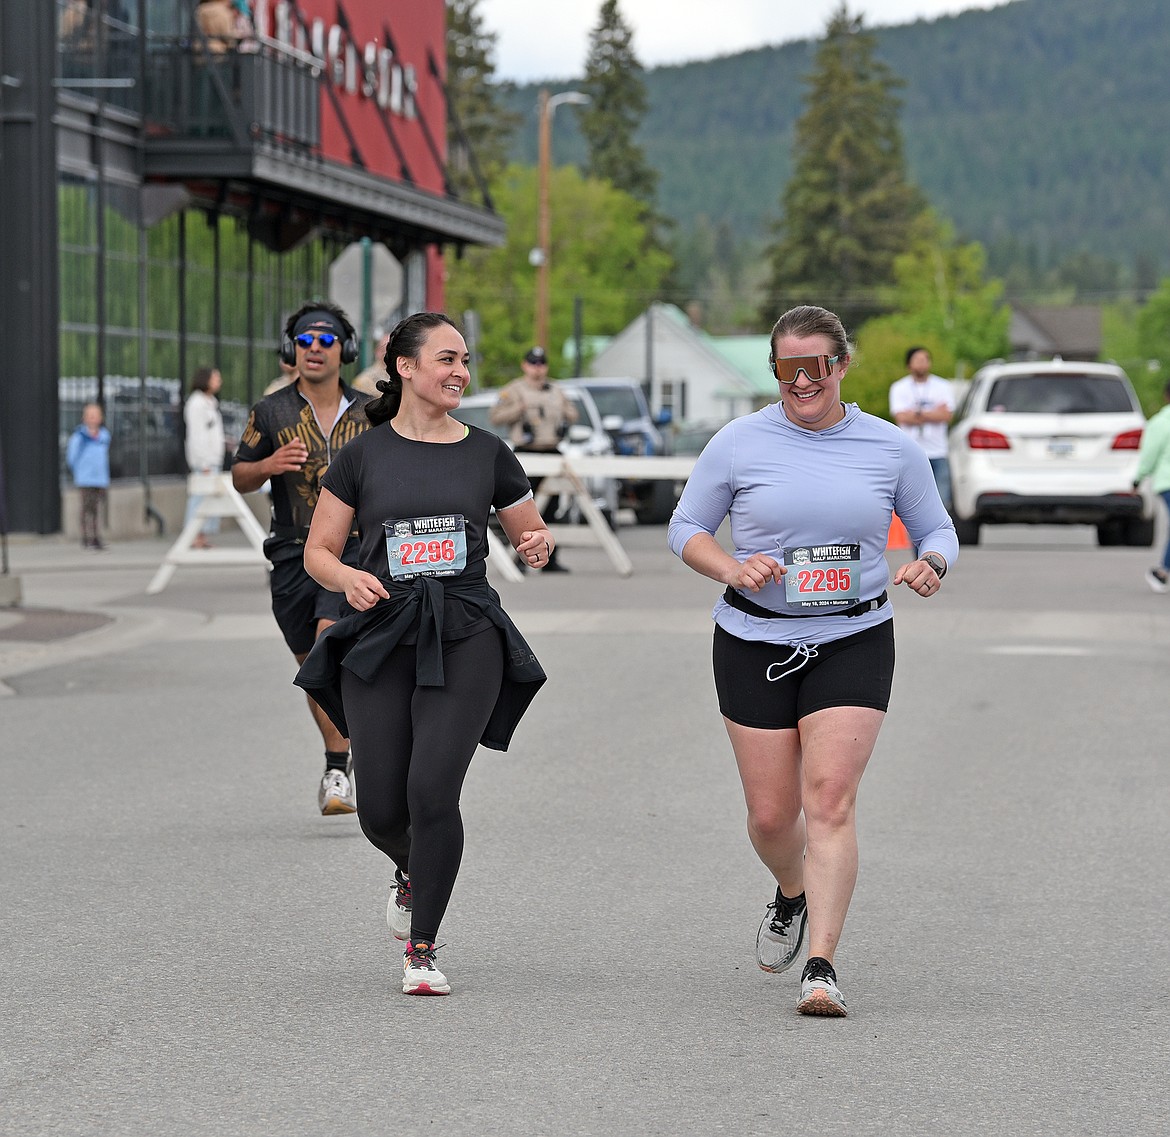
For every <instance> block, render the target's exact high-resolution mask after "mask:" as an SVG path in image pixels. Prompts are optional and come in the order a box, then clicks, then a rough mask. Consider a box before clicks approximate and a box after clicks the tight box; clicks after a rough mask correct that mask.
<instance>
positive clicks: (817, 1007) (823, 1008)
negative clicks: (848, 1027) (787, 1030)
mask: <svg viewBox="0 0 1170 1137" xmlns="http://www.w3.org/2000/svg"><path fill="white" fill-rule="evenodd" d="M796 1009H797V1010H798V1011H799V1012H800V1013H801V1014H802V1015H828V1016H831V1017H835V1018H844V1017H845V1015H846V1014H847V1013H848V1012H847V1011H846V1010H845V1000H844V998H843V997H842V995H841V989H840V988H839V987H838V986H837V973H836V972H835V971H834V970H833V965H832V964H831V963H830V962H829V961H828V960H827V959H822V958H821V957H820V956H819V955H814V956H810V957H809V961H808V963H806V964H805V965H804V972H803V974H802V975H801V977H800V1002H799V1003H797V1004H796Z"/></svg>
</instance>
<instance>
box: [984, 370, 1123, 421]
mask: <svg viewBox="0 0 1170 1137" xmlns="http://www.w3.org/2000/svg"><path fill="white" fill-rule="evenodd" d="M987 409H988V410H989V411H994V412H1003V413H1005V414H1033V415H1035V414H1063V415H1092V414H1102V413H1104V414H1109V413H1117V412H1119V411H1120V412H1128V413H1132V412H1133V409H1134V406H1133V403H1132V402H1131V400H1130V397H1129V391H1128V390H1127V388H1126V385H1125V383H1123V382H1122V381H1121V380H1120V379H1114V378H1111V377H1109V376H1107V375H1013V376H1011V377H1010V378H1007V377H1005V378H1003V379H997V380H996V381H995V383H993V384H992V387H991V391H990V392H989V393H988V396H987Z"/></svg>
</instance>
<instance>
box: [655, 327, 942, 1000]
mask: <svg viewBox="0 0 1170 1137" xmlns="http://www.w3.org/2000/svg"><path fill="white" fill-rule="evenodd" d="M850 358H851V357H850V352H849V343H848V340H847V338H846V335H845V329H844V328H843V327H842V325H841V321H840V320H839V319H838V318H837V316H835V315H834V314H833V313H832V312H829V311H826V310H825V309H823V308H817V307H813V306H811V305H805V306H802V307H799V308H794V309H792V310H791V311H790V312H786V313H785V314H784V315H783V316H781V317H780V319H779V320H778V321H777V322H776V325H775V327H774V328H773V329H772V337H771V354H770V358H769V364H770V365H771V367H772V371H773V373H774V374H775V376H776V378H777V380H778V381H779V387H780V398H779V401H778V402H776V403H773V404H770V405H769V406H767V407H764V408H763V410H760V411H756V412H755V413H754V414H750V415H746V416H744V417H743V418H740V419H736V420H735V421H734V422H731V423H729V424H728V425H727V426H725V427H724V428H723V429H722V430H721V431H719V433H718V434H716V435H715V437H714V438H713V439H712V440H711V441H710V442H709V443H708V444H707V446H706V447H705V449H704V450H703V453H702V454H701V455H700V456H699V458H698V460H697V461H696V463H695V468H694V472H693V474H692V475H691V477H690V479H689V480H688V481H687V485H686V489H685V491H684V492H683V495H682V498H681V499H680V501H679V504H678V508H677V509H676V510H675V513H674V517H673V519H672V520H671V523H670V531H669V540H670V547H671V549H672V550H673V551H674V552H675V553H676V554H677V555H678V556H680V557H681V558H682V559H683V561H684V562H685V563H686V564H688V565H689V566H690V567H691V568H693V569H694V570H695V571H696V572H699V573H702V574H703V575H704V576H708V577H710V578H712V579H713V580H716V581H719V583H721V584H724V585H726V586H727V588H726V591H725V592H724V593H723V595H722V597H721V598H720V599H719V601H718V602H717V603H716V605H715V610H714V613H713V615H714V619H715V639H714V647H713V662H714V672H715V686H716V690H717V692H718V696H719V709H720V711H721V712H722V714H723V719H724V724H725V726H726V728H727V733H728V736H729V737H730V739H731V745H732V749H733V750H734V752H735V759H736V764H737V766H738V767H739V775H740V780H741V782H742V783H743V790H744V797H745V800H746V803H747V814H748V835H749V837H750V838H751V842H752V845H753V846H754V848H755V850H756V853H757V855H758V856H759V858H760V860H761V861H763V863H764V865H765V866H766V867H767V868H768V870H769V871H770V872H771V873H772V875H773V876H774V877H775V879H776V886H777V887H776V897H775V900H773V901H772V902H771V903H770V904H769V905H768V908H767V912H766V914H765V916H764V919H763V922H762V923H761V925H760V929H759V933H758V935H757V940H756V949H757V953H756V954H757V962H758V963H759V965H760V967H762V968H763V969H764V970H765V971H772V972H779V971H784V970H786V969H787V968H788V967H790V966H791V965H792V964H793V963H794V962H795V961H796V958H797V956H798V954H799V952H800V947H801V943H802V941H803V937H804V932H805V925H806V922H807V927H808V937H809V957H808V961H807V963H806V965H805V968H804V971H803V974H802V976H801V992H800V998H799V1001H798V1003H797V1010H798V1011H800V1012H801V1013H802V1014H813V1015H844V1014H845V1013H846V1006H845V1000H844V998H843V996H842V995H841V990H840V987H839V986H838V984H837V975H836V972H835V970H834V966H833V957H834V953H835V952H836V949H837V945H838V941H839V940H840V936H841V929H842V927H843V926H844V923H845V914H846V912H847V910H848V908H849V901H850V899H851V897H852V895H853V888H854V884H855V882H856V879H857V834H856V825H855V809H856V798H857V790H858V785H859V783H860V782H861V776H862V774H863V773H864V772H865V767H866V763H867V762H868V761H869V758H870V755H871V754H872V752H873V748H874V744H875V743H876V742H877V736H878V731H879V730H880V729H881V725H882V720H883V719H884V717H885V712H886V708H887V706H888V704H889V697H890V687H891V682H892V679H893V671H894V632H893V612H892V609H891V606H890V603H889V598H888V596H887V593H886V586H887V584H888V583H889V580H890V576H889V566H888V565H887V563H886V559H885V549H886V543H887V539H888V534H889V528H890V520H891V514H892V513H893V512H895V511H896V512H897V514H898V516H899V517H900V518H901V519H902V521H903V522H904V523H905V525H906V529H907V531H908V532H909V533H910V535H911V538H912V539H913V540H914V543H915V546H916V549H917V551H918V553H917V558H916V559H915V560H913V561H910V562H909V563H908V564H905V565H902V566H901V567H900V568H898V569H897V571H896V572H895V573H894V577H893V583H894V584H895V585H904V586H906V587H907V588H908V589H909V590H910V591H912V592H915V593H917V594H918V595H919V596H922V597H928V596H934V595H936V594H937V593H938V590H939V587H940V582H941V579H942V577H943V576H944V575H945V574H946V571H947V567H948V565H952V564H954V562H955V559H956V558H957V556H958V551H959V545H958V541H957V539H956V537H955V530H954V526H953V525H952V524H951V520H950V517H949V516H948V515H947V511H946V509H945V508H944V507H943V504H942V501H941V500H940V498H939V495H938V490H937V489H936V488H935V482H934V477H933V475H932V474H931V469H930V462H929V461H928V460H927V457H926V455H925V453H924V452H923V451H922V449H921V447H920V446H918V444H917V443H916V442H915V441H914V440H913V439H911V438H909V437H908V436H907V435H906V434H905V433H904V432H903V431H902V430H900V429H899V428H898V427H897V426H895V425H894V424H893V423H890V422H887V421H885V420H884V419H879V418H876V417H874V416H873V415H869V414H866V413H865V412H863V411H861V410H860V409H859V408H858V407H857V405H856V404H848V405H846V404H844V403H842V402H841V398H840V391H841V382H842V380H843V379H844V378H845V374H846V372H847V371H848V369H849V363H850ZM725 518H730V521H731V539H732V541H733V543H734V545H735V551H734V553H728V552H726V551H725V550H724V549H723V548H722V546H721V545H720V544H719V543H718V542H717V541H716V540H715V533H716V531H717V530H718V529H719V527H720V525H721V524H722V523H723V521H724V519H725Z"/></svg>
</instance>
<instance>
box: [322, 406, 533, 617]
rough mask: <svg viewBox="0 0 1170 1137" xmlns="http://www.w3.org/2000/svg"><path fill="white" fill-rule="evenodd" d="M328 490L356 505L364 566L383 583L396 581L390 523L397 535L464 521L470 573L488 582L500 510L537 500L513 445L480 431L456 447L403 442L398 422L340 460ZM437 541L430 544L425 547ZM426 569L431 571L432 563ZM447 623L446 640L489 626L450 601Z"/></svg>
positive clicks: (368, 435)
mask: <svg viewBox="0 0 1170 1137" xmlns="http://www.w3.org/2000/svg"><path fill="white" fill-rule="evenodd" d="M321 485H323V486H324V487H325V488H326V489H327V490H329V492H330V493H332V494H334V495H335V496H336V497H338V498H339V499H340V500H341V501H343V502H345V504H346V505H348V506H352V507H353V509H354V513H355V516H356V520H357V527H358V533H359V536H360V541H361V549H360V553H359V560H358V563H359V565H360V567H361V568H363V569H365V571H366V572H369V573H372V574H373V575H374V576H376V577H378V578H379V579H380V580H382V581H383V582H389V581H390V580H391V570H390V563H389V554H388V551H387V529H386V525H387V523H389V524H390V527H391V531H392V532H393V531H394V530H395V528H396V523H397V524H399V525H401V524H402V523H409V522H413V521H415V520H417V519H447V518H452V517H458V518H462V522H463V529H462V534H463V538H464V539H465V541H466V567H465V568H464V569H463V570H462V575H465V576H481V575H483V573H484V571H485V567H484V562H485V561H486V560H487V555H488V543H487V523H488V515H489V513H490V511H491V509H492V507H493V506H494V507H495V508H496V509H507V508H508V507H509V506H511V505H518V504H519V503H520V502H522V501H524V500H525V499H526V498H529V497H531V496H532V491H531V489H530V488H529V483H528V476H527V475H526V474H525V473H524V469H523V467H522V466H521V465H520V462H519V460H518V459H517V458H516V456H515V455H514V454H513V453H512V451H511V450H509V449H508V446H507V444H506V443H505V442H504V441H503V440H502V439H500V438H498V437H497V436H496V435H494V434H492V433H490V432H488V431H486V430H480V429H479V428H478V427H474V426H473V427H469V428H468V434H467V436H466V437H465V438H463V439H461V440H460V441H459V442H449V443H439V442H416V441H414V440H413V439H410V438H403V437H402V436H401V435H400V434H398V433H397V432H396V431H395V430H394V428H393V427H392V426H391V425H390V423H382V424H381V425H380V426H375V427H371V428H370V429H369V430H367V431H366V432H365V433H364V434H361V435H359V436H358V437H357V438H355V439H354V440H353V441H352V442H349V443H347V444H346V445H345V446H344V447H342V449H341V450H340V451H339V452H338V453H337V454H336V455H335V456H334V458H333V462H332V463H331V464H330V466H329V469H328V470H327V471H326V472H325V475H324V477H322V479H321ZM416 528H418V529H420V530H423V529H425V526H416ZM446 535H447V534H446V533H440V534H437V535H436V536H446ZM429 543H430V542H429V541H427V540H425V539H424V540H422V541H421V542H420V545H423V546H425V545H427V544H429ZM421 567H422V568H423V570H424V571H426V569H427V566H426V564H425V560H424V561H423V563H422V566H421ZM440 567H441V562H440ZM398 571H399V572H403V571H409V570H404V569H399V570H398ZM444 620H445V625H446V630H445V633H444V634H445V636H446V638H458V634H459V633H462V634H470V633H471V631H473V630H478V625H480V624H484V623H485V622H484V621H483V620H482V619H481V618H480V617H479V614H478V613H477V612H475V611H474V610H467V611H465V609H464V605H463V604H462V603H460V602H459V601H456V600H452V599H448V600H447V605H446V612H445V617H444ZM473 625H474V626H473ZM453 632H454V633H456V635H454V636H453V635H452V633H453Z"/></svg>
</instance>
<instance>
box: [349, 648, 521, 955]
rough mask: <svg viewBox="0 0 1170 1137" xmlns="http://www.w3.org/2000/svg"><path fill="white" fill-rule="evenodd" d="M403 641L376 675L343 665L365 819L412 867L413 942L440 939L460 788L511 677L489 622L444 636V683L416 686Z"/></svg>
mask: <svg viewBox="0 0 1170 1137" xmlns="http://www.w3.org/2000/svg"><path fill="white" fill-rule="evenodd" d="M414 665H415V648H414V645H413V644H406V645H400V646H399V647H396V648H395V649H394V651H393V652H392V653H391V655H390V658H389V659H388V660H387V661H386V662H385V664H383V666H382V669H381V670H380V671H379V672H378V674H377V676H376V677H375V679H374V681H373V682H372V683H363V682H362V680H360V679H358V678H356V677H355V676H354V675H352V674H351V673H350V672H349V671H347V670H346V669H345V668H344V667H342V668H341V694H342V698H343V699H344V701H345V718H346V721H347V723H348V724H349V741H350V746H351V747H352V749H353V769H354V774H355V775H356V777H355V780H356V782H357V799H358V819H359V820H360V821H361V826H362V831H363V832H364V833H365V835H366V836H367V837H368V838H369V840H370V841H371V842H372V843H373V844H374V845H376V846H377V847H378V848H379V849H381V850H382V852H383V853H385V854H386V856H388V857H389V858H390V859H391V860H392V861H393V862H394V863H395V864H396V865H397V866H398V867H399V868H400V869H402V871H403V872H407V873H409V874H410V891H411V921H410V938H411V942H418V941H422V942H424V943H434V942H435V937H436V936H437V935H438V934H439V924H440V923H441V922H442V919H443V914H444V913H445V912H446V911H447V902H448V901H449V900H450V899H451V890H452V889H453V888H454V887H455V877H456V876H457V875H458V873H459V862H460V860H461V859H462V857H463V819H462V818H461V817H460V815H459V794H460V792H461V791H462V789H463V779H464V778H465V777H466V776H467V769H468V767H469V766H470V765H471V759H472V756H473V755H474V754H475V748H476V746H477V745H478V744H479V738H480V735H481V734H483V730H484V727H485V726H486V725H487V721H488V718H489V717H490V716H491V712H492V708H493V707H494V706H495V702H496V697H497V696H498V695H499V692H500V684H501V682H502V680H503V676H504V651H503V644H502V642H501V640H500V633H499V631H498V630H497V629H496V628H494V627H492V628H489V629H487V630H486V631H482V632H477V633H476V634H475V635H472V636H468V637H467V639H462V640H453V641H451V642H449V643H445V644H444V645H443V669H444V675H445V679H446V686H443V687H418V686H416V685H415V678H414Z"/></svg>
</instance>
